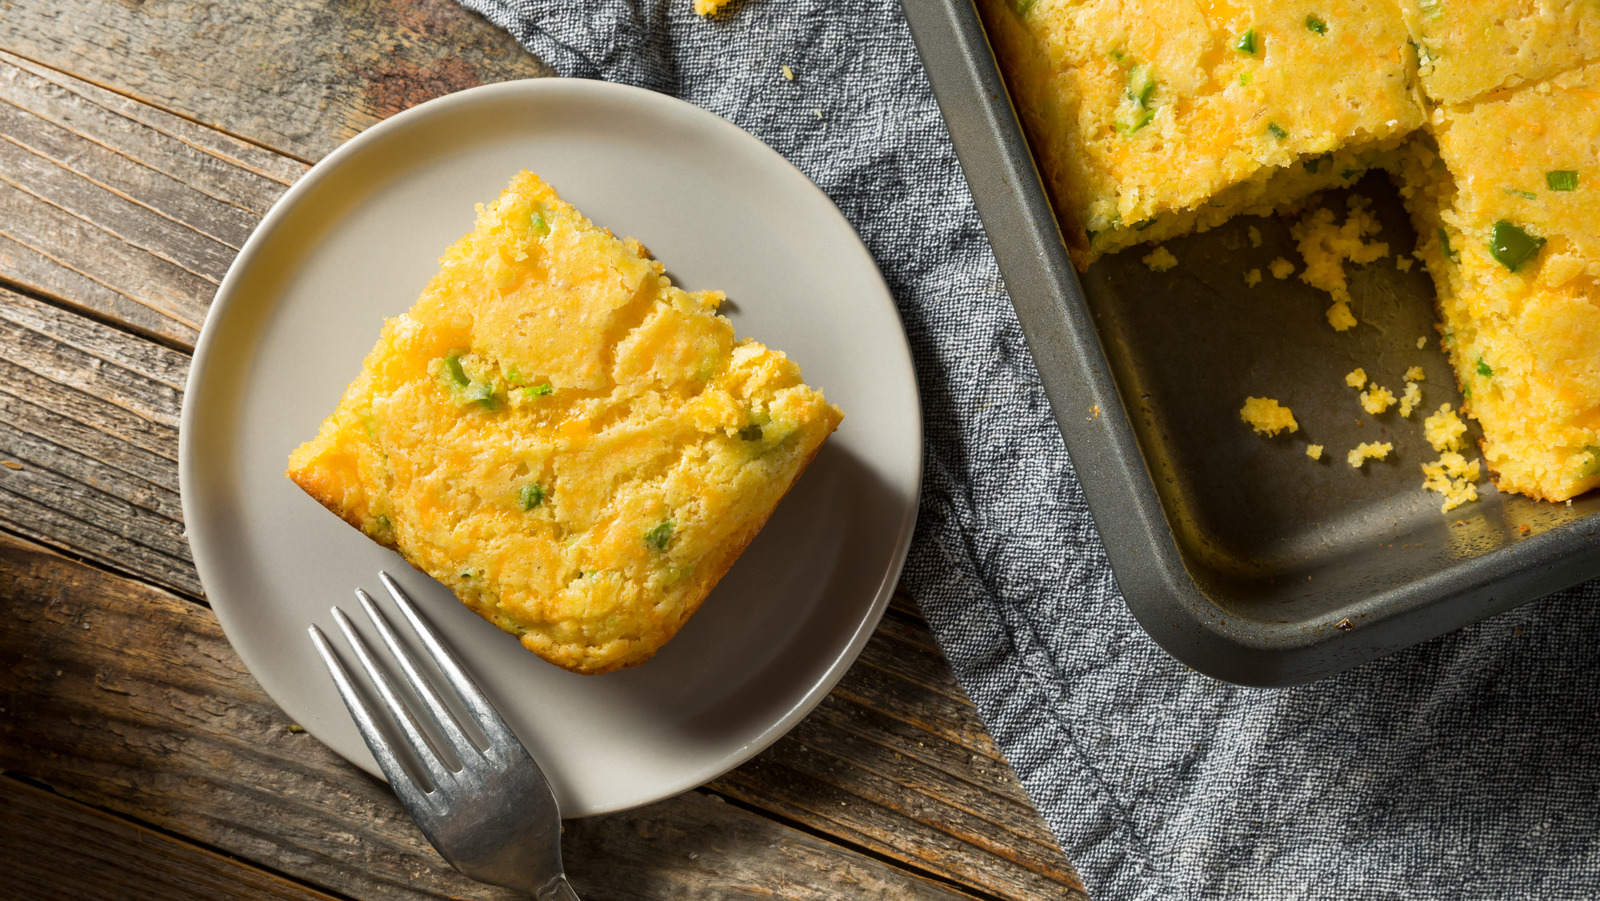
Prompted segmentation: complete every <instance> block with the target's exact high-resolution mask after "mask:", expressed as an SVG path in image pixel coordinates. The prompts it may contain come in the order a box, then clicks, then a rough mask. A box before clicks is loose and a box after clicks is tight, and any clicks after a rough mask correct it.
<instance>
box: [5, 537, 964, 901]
mask: <svg viewBox="0 0 1600 901" xmlns="http://www.w3.org/2000/svg"><path fill="white" fill-rule="evenodd" d="M0 598H3V599H4V604H5V608H4V610H3V611H0V615H3V616H4V617H5V619H6V621H7V623H8V628H7V629H6V630H5V631H4V632H3V633H0V672H4V673H6V674H7V678H6V679H5V681H4V682H0V710H3V713H4V715H3V716H0V767H3V768H5V769H6V770H8V771H11V772H15V773H21V774H23V775H26V776H28V777H29V778H31V779H34V780H37V781H40V782H43V783H46V784H48V785H50V786H52V787H53V788H54V789H55V790H56V791H57V792H59V793H61V794H62V795H65V796H68V797H71V798H74V799H77V800H79V801H82V802H85V803H89V804H93V805H96V806H101V807H105V808H108V809H111V810H115V811H120V812H124V813H127V814H131V815H134V816H137V817H139V818H140V819H143V820H145V821H147V822H149V823H150V824H152V825H153V826H156V827H159V828H161V829H166V830H171V831H175V832H181V833H182V834H183V835H185V836H189V837H192V838H194V839H195V840H198V841H200V842H203V843H204V844H206V845H208V846H212V847H215V848H219V849H221V850H223V851H225V852H227V853H229V854H234V855H238V856H240V857H243V858H246V859H249V860H253V861H259V862H263V863H268V864H270V865H271V866H272V868H273V869H275V870H277V871H279V872H282V873H285V874H288V875H290V876H293V877H295V878H297V879H302V880H305V881H307V882H310V883H313V884H316V885H322V886H327V887H329V888H331V889H333V890H335V891H338V892H343V893H347V894H351V895H355V896H358V897H364V898H422V897H428V896H429V894H430V893H443V894H447V895H449V896H451V897H462V898H501V897H509V895H508V893H505V892H503V891H500V890H497V889H492V888H488V887H484V886H481V885H478V884H476V883H472V882H470V881H468V880H466V879H464V878H463V877H461V876H459V875H458V874H456V873H455V872H454V871H453V870H451V869H450V868H449V867H448V866H447V865H445V864H444V863H443V862H442V861H441V860H439V858H438V856H437V855H436V854H435V853H434V852H433V851H432V849H430V848H428V847H427V845H426V843H425V842H424V840H423V839H422V837H421V835H420V833H418V832H417V830H416V828H415V826H414V825H413V824H412V823H411V821H410V820H409V818H407V817H406V816H405V814H404V812H403V811H402V810H401V809H400V808H399V805H398V803H397V802H396V801H395V799H394V797H393V795H392V794H391V793H390V792H389V791H388V789H387V787H386V786H384V785H382V784H381V783H379V782H377V781H376V780H373V779H371V778H369V777H367V776H366V775H365V774H364V773H361V772H360V771H358V770H356V769H355V768H353V767H351V766H350V765H349V764H346V763H345V762H344V761H343V760H342V759H340V758H338V757H337V756H335V755H334V754H333V753H332V752H331V751H329V750H328V749H327V748H325V747H323V746H322V745H321V744H320V743H318V742H317V741H316V739H314V738H312V737H311V736H310V735H308V734H305V733H303V732H296V731H293V730H292V729H291V728H290V723H289V722H287V720H286V719H285V718H284V716H283V714H282V713H281V712H280V711H278V710H277V708H276V706H275V705H273V703H272V701H271V700H270V699H269V698H267V697H266V696H265V695H264V694H263V693H262V692H261V690H260V688H258V687H257V686H256V685H255V682H254V680H253V679H251V678H250V676H249V675H248V673H246V672H245V670H244V667H243V664H242V663H240V661H239V659H238V658H237V656H236V655H235V654H234V653H233V650H232V648H231V647H230V646H229V645H228V643H227V640H226V639H225V638H224V637H223V635H222V633H221V629H220V628H219V627H218V626H217V623H216V621H215V619H214V618H213V617H212V616H211V615H210V612H209V611H207V610H205V609H204V608H202V607H199V606H197V605H195V604H192V603H189V602H186V601H184V600H182V599H181V598H177V597H175V596H172V595H170V594H167V593H165V592H161V591H158V590H156V589H153V588H149V587H146V586H143V585H140V584H138V583H136V582H133V581H130V580H128V579H124V578H120V577H117V576H114V575H111V574H108V573H105V572H102V571H100V570H97V569H94V568H92V567H89V566H87V565H85V564H81V563H76V562H73V561H69V560H65V559H63V558H61V557H58V556H55V555H53V554H51V553H49V552H47V551H44V550H43V549H40V548H36V547H29V546H27V545H24V544H22V543H20V542H17V541H15V540H12V539H7V538H4V537H3V536H0ZM567 833H568V834H567V835H566V836H565V838H564V840H563V854H564V855H565V857H566V859H567V862H568V871H569V873H570V875H571V876H572V878H573V880H574V882H575V884H577V885H578V887H579V889H580V891H582V892H583V893H584V896H585V897H586V898H590V899H603V898H618V899H624V898H626V899H633V898H641V899H642V898H678V897H690V896H694V897H702V896H709V897H749V896H751V895H754V894H761V895H763V896H770V897H777V898H792V899H807V901H810V899H817V901H821V899H829V898H839V897H848V896H862V897H882V898H905V899H912V898H916V899H954V898H961V897H971V896H970V895H967V894H966V893H963V892H960V891H957V890H956V889H954V888H953V887H951V886H948V885H945V884H941V883H940V882H937V881H934V880H930V879H926V878H923V877H920V876H917V875H915V874H913V873H908V872H906V871H905V870H903V869H900V868H897V867H894V866H890V865H889V864H886V863H884V862H882V861H880V860H877V859H874V858H873V857H871V856H867V855H862V854H858V853H854V852H850V851H847V850H844V849H841V848H840V847H838V846H837V845H834V844H832V843H830V842H828V841H826V840H824V839H822V838H818V837H816V836H814V835H811V834H808V833H807V832H804V831H800V830H796V829H793V828H790V827H787V826H783V825H781V824H779V823H777V822H775V821H773V820H771V819H768V818H766V817H764V816H761V815H759V814H757V813H753V812H751V811H749V810H746V809H743V808H741V807H738V806H735V805H732V804H728V803H723V802H720V801H718V800H717V799H716V798H714V797H711V796H708V795H705V794H702V793H689V794H686V795H681V796H679V797H677V798H673V799H670V800H668V801H664V802H661V803H659V804H655V805H651V806H649V807H646V808H643V809H641V810H637V811H632V812H629V813H625V814H617V815H612V816H606V817H598V818H594V819H590V820H583V821H573V822H571V823H569V825H568V830H567Z"/></svg>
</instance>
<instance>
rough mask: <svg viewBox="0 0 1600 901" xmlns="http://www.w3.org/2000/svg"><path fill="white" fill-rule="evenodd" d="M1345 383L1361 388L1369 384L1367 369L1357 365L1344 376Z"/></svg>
mask: <svg viewBox="0 0 1600 901" xmlns="http://www.w3.org/2000/svg"><path fill="white" fill-rule="evenodd" d="M1344 383H1345V384H1346V385H1349V386H1350V387H1352V388H1356V389H1358V390H1359V389H1360V388H1362V387H1365V386H1366V384H1367V371H1366V370H1365V369H1362V368H1361V367H1359V366H1357V367H1356V368H1355V369H1353V370H1351V371H1350V374H1349V375H1346V376H1345V377H1344Z"/></svg>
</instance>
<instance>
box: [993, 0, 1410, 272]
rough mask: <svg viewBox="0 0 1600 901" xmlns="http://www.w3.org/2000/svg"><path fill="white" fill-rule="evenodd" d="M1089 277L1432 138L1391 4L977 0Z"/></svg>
mask: <svg viewBox="0 0 1600 901" xmlns="http://www.w3.org/2000/svg"><path fill="white" fill-rule="evenodd" d="M978 6H979V11H980V12H981V13H982V15H983V18H984V22H985V26H986V29H987V32H988V35H989V38H990V41H991V43H992V45H993V46H994V48H995V51H996V54H997V55H998V57H999V59H1000V61H1001V68H1002V70H1003V71H1005V72H1006V73H1007V76H1008V84H1009V86H1010V90H1011V97H1012V100H1013V101H1014V102H1015V104H1016V106H1017V109H1018V112H1019V114H1020V118H1021V120H1022V122H1023V125H1024V128H1025V129H1026V130H1027V132H1028V136H1029V140H1030V143H1031V145H1032V148H1033V153H1034V158H1035V160H1037V162H1038V164H1039V168H1040V171H1041V173H1042V174H1043V176H1044V179H1045V183H1046V186H1047V187H1048V188H1049V190H1050V193H1051V195H1052V199H1053V200H1054V203H1055V208H1056V211H1057V214H1058V216H1059V217H1060V219H1061V224H1062V228H1063V231H1064V233H1065V235H1066V239H1067V244H1068V250H1069V251H1070V252H1071V255H1072V259H1073V262H1074V264H1075V265H1077V266H1078V268H1079V269H1085V268H1087V267H1088V265H1089V264H1090V263H1092V262H1093V261H1094V260H1095V259H1096V258H1098V257H1099V256H1100V255H1102V254H1104V253H1108V252H1111V251H1114V250H1117V249H1120V248H1123V247H1127V246H1130V245H1132V244H1135V243H1140V242H1145V241H1162V240H1165V239H1166V238H1169V237H1173V236H1175V235H1179V234H1184V233H1187V232H1190V231H1194V230H1203V229H1206V228H1210V227H1211V226H1214V225H1217V224H1219V223H1221V222H1223V221H1224V220H1226V219H1229V218H1231V217H1233V216H1235V215H1238V214H1241V213H1255V214H1260V215H1266V214H1269V213H1273V212H1276V211H1278V210H1280V209H1282V208H1283V207H1284V206H1285V205H1287V204H1289V203H1291V202H1293V201H1294V200H1296V199H1298V198H1301V197H1304V196H1306V195H1308V194H1310V193H1312V192H1314V191H1318V190H1322V189H1324V188H1330V187H1346V186H1348V185H1350V184H1353V183H1354V181H1355V180H1356V179H1357V178H1359V177H1360V176H1361V174H1363V173H1364V172H1365V171H1366V169H1368V168H1370V167H1373V166H1376V165H1380V164H1382V163H1383V162H1384V161H1385V160H1386V157H1385V156H1384V153H1385V152H1386V151H1387V150H1389V149H1391V148H1393V147H1396V146H1397V145H1398V144H1399V143H1400V142H1401V140H1402V139H1403V138H1404V136H1405V135H1406V134H1407V133H1408V132H1410V131H1412V130H1414V129H1416V128H1418V127H1419V126H1421V125H1422V124H1423V121H1424V113H1423V109H1422V105H1421V99H1420V95H1419V93H1418V91H1417V88H1416V84H1415V81H1416V79H1415V57H1414V53H1413V51H1412V49H1411V45H1410V43H1409V35H1408V32H1407V31H1406V26H1405V22H1404V20H1403V18H1402V16H1401V14H1400V8H1399V6H1398V4H1397V3H1395V2H1393V0H1388V2H1385V0H1330V2H1326V3H1322V4H1320V5H1319V6H1317V7H1316V11H1315V12H1308V11H1307V7H1306V6H1305V5H1304V4H1299V3H1291V2H1288V0H1262V2H1259V3H1254V4H1234V3H1214V2H1200V0H1031V2H1016V0H979V3H978Z"/></svg>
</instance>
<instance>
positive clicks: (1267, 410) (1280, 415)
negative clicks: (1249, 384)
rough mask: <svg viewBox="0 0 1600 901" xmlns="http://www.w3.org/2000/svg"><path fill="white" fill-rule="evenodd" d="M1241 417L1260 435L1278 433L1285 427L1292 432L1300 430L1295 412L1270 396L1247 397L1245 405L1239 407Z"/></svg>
mask: <svg viewBox="0 0 1600 901" xmlns="http://www.w3.org/2000/svg"><path fill="white" fill-rule="evenodd" d="M1239 418H1240V419H1241V420H1243V421H1244V423H1245V424H1246V425H1249V426H1250V427H1251V428H1252V429H1255V430H1256V434H1258V435H1268V436H1271V435H1276V434H1278V433H1279V432H1281V431H1283V430H1285V429H1287V430H1288V431H1289V433H1290V434H1293V433H1295V432H1298V431H1300V424H1299V423H1297V422H1295V421H1294V412H1293V411H1291V410H1290V409H1289V408H1288V407H1285V406H1283V405H1282V404H1280V403H1278V402H1277V401H1276V400H1274V399H1273V398H1270V397H1247V398H1245V399H1244V406H1243V407H1240V408H1239Z"/></svg>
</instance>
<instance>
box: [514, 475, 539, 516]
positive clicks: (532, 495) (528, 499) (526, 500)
mask: <svg viewBox="0 0 1600 901" xmlns="http://www.w3.org/2000/svg"><path fill="white" fill-rule="evenodd" d="M517 503H519V504H521V505H522V509H523V510H524V511H527V510H532V509H533V508H534V507H537V506H539V505H540V504H542V503H544V486H543V485H540V484H539V483H538V482H530V483H528V484H526V485H523V486H522V490H521V491H519V492H517Z"/></svg>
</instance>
